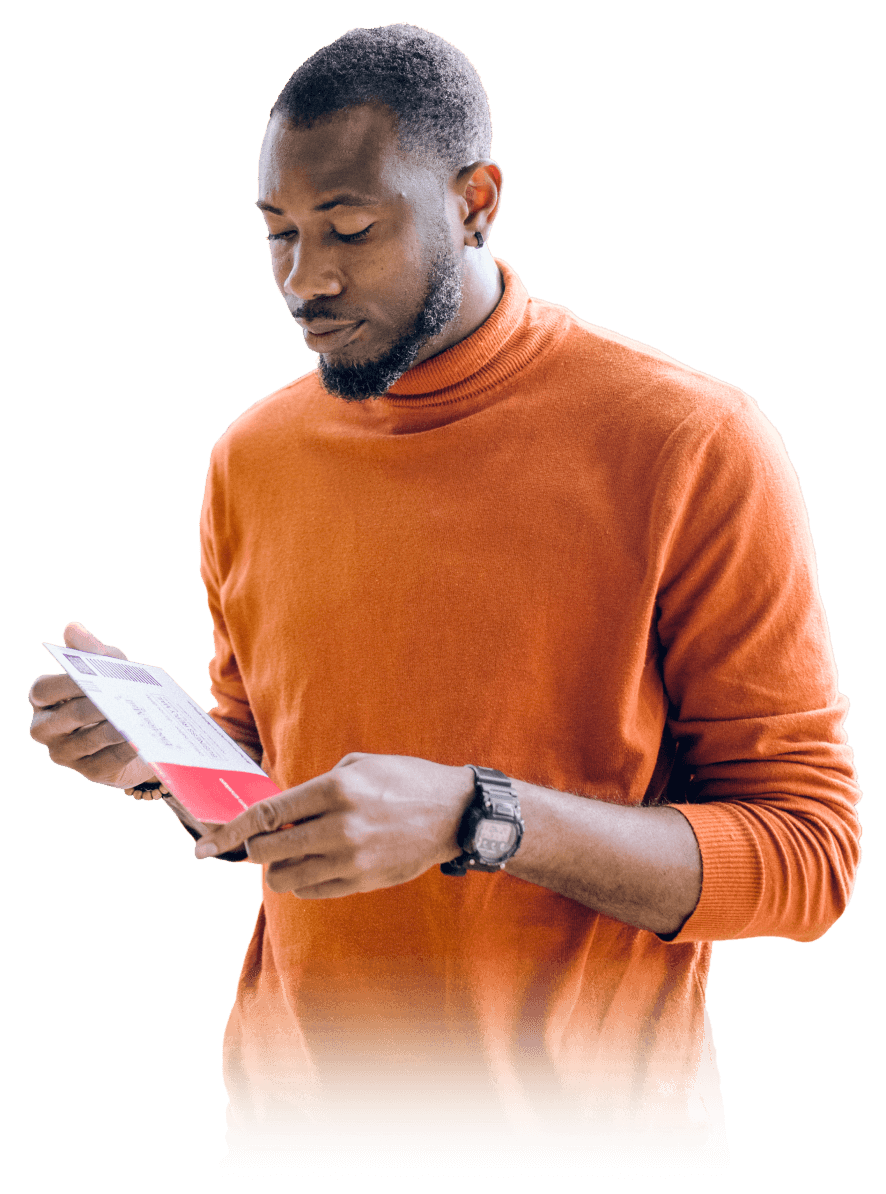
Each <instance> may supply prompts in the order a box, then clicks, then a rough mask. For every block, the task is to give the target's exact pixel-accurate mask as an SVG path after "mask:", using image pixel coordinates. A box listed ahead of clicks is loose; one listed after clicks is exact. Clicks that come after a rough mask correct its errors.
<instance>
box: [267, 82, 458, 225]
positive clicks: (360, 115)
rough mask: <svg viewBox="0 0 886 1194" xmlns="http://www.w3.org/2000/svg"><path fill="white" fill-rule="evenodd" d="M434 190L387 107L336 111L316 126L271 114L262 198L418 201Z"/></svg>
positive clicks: (367, 106) (431, 179)
mask: <svg viewBox="0 0 886 1194" xmlns="http://www.w3.org/2000/svg"><path fill="white" fill-rule="evenodd" d="M431 189H433V174H432V173H431V172H430V171H429V170H428V169H427V167H425V166H423V165H422V163H421V162H419V161H418V160H417V159H416V157H415V156H414V155H412V154H408V153H406V152H405V151H404V150H403V149H402V148H401V146H400V143H399V141H398V138H397V122H396V117H395V116H394V114H393V113H392V112H391V111H390V109H388V108H386V107H383V106H382V105H377V104H365V105H362V106H360V107H358V108H349V109H347V110H346V111H344V112H336V113H334V114H333V115H332V116H328V117H325V118H324V119H322V120H319V121H317V122H316V123H315V124H314V125H313V127H311V128H295V127H293V125H291V124H290V123H289V122H288V121H287V120H285V119H283V118H282V117H280V116H279V115H275V116H272V117H271V122H270V124H269V125H268V129H267V132H266V133H265V139H264V141H263V142H262V148H261V157H260V159H259V199H260V200H263V201H265V202H273V201H274V197H275V196H276V197H277V198H278V199H280V198H282V197H284V196H288V197H290V200H291V199H294V198H295V196H296V195H302V194H303V195H304V197H305V199H307V198H308V197H311V198H316V197H317V196H320V195H324V194H327V193H330V192H342V191H353V192H356V193H358V194H362V195H366V196H373V197H375V198H376V199H377V200H378V201H381V202H384V201H386V200H387V201H394V200H396V199H398V198H400V199H402V198H408V199H411V200H412V201H413V202H414V201H415V200H416V199H417V198H419V197H420V196H421V195H422V193H427V192H429V191H430V190H431ZM437 189H439V183H438V184H437Z"/></svg>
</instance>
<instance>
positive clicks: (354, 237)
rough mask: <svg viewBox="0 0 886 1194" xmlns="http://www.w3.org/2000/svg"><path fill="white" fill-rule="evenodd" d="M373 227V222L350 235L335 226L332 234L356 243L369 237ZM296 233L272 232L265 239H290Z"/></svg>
mask: <svg viewBox="0 0 886 1194" xmlns="http://www.w3.org/2000/svg"><path fill="white" fill-rule="evenodd" d="M371 227H373V224H369V228H363V229H361V232H355V233H351V234H350V235H346V234H345V233H342V232H336V230H334V228H333V230H332V235H333V236H334V238H336V239H337V240H340V241H342V242H343V244H345V245H356V244H358V242H359V241H362V240H365V239H367V236H368V235H369V229H370V228H371ZM295 235H297V233H295V232H272V233H269V234H267V235H266V236H265V240H266V241H272V240H289V238H290V236H295Z"/></svg>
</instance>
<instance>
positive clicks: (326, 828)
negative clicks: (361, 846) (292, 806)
mask: <svg viewBox="0 0 886 1194" xmlns="http://www.w3.org/2000/svg"><path fill="white" fill-rule="evenodd" d="M330 820H331V817H330V815H329V814H326V815H325V816H320V817H314V818H312V819H311V820H310V821H305V822H303V823H302V824H300V825H290V826H288V827H287V828H285V829H278V830H277V832H276V833H259V834H256V835H255V836H254V837H251V838H249V839H248V840H247V842H246V853H247V854H248V855H249V857H250V858H251V859H252V861H253V862H259V863H261V864H262V865H264V864H265V863H271V862H279V861H281V860H282V859H285V860H287V861H297V860H298V859H301V858H306V857H307V856H308V855H309V854H326V853H327V852H328V851H329V850H330V849H331V848H333V847H334V846H335V844H336V843H335V841H334V836H333V834H334V830H333V828H332V827H331V826H330V825H329V821H330Z"/></svg>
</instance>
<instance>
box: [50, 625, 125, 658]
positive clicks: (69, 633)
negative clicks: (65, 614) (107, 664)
mask: <svg viewBox="0 0 886 1194" xmlns="http://www.w3.org/2000/svg"><path fill="white" fill-rule="evenodd" d="M65 646H66V647H73V648H74V650H75V651H91V652H92V654H93V655H112V656H113V657H114V658H115V659H125V658H126V656H125V655H124V654H123V652H122V651H121V650H120V648H119V647H109V646H108V644H107V643H103V642H102V641H101V639H100V638H96V637H95V635H94V634H93V633H92V631H90V630H87V629H86V627H85V626H84V625H83V623H82V622H69V623H68V624H67V626H66V627H65Z"/></svg>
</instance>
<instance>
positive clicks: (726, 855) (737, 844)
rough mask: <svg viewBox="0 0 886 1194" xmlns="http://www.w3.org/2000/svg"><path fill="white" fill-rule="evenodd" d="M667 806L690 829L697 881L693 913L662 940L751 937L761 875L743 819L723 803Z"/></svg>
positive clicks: (756, 848)
mask: <svg viewBox="0 0 886 1194" xmlns="http://www.w3.org/2000/svg"><path fill="white" fill-rule="evenodd" d="M671 807H672V808H676V809H677V811H678V812H681V813H682V814H683V816H684V817H685V818H686V820H687V821H688V822H689V824H690V825H691V826H692V830H693V832H694V834H695V838H696V841H697V842H698V847H699V850H700V851H701V863H702V881H701V896H700V897H699V901H698V903H697V904H696V906H695V911H694V912H693V913H692V915H691V916H690V917H689V919H688V920H687V921H686V922H685V923H684V925H683V927H682V928H681V929H680V931H679V933H677V934H676V935H675V936H674V937H666V938H664V940H667V941H673V942H675V943H676V944H682V943H683V942H686V941H728V940H730V939H732V938H736V937H745V936H750V935H752V932H753V930H752V928H751V926H752V925H753V922H754V921H755V920H756V918H757V914H758V911H759V908H760V902H761V899H762V895H763V883H764V875H763V861H762V858H761V856H760V849H759V846H758V844H757V842H756V840H755V838H754V834H753V832H752V831H751V827H750V825H749V824H748V821H747V819H746V818H745V817H744V816H742V813H741V811H740V810H738V809H737V808H733V807H731V806H730V805H729V804H728V803H726V802H722V801H718V802H715V803H712V804H675V805H672V806H671ZM749 930H750V931H749Z"/></svg>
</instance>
